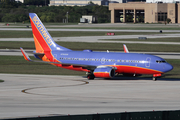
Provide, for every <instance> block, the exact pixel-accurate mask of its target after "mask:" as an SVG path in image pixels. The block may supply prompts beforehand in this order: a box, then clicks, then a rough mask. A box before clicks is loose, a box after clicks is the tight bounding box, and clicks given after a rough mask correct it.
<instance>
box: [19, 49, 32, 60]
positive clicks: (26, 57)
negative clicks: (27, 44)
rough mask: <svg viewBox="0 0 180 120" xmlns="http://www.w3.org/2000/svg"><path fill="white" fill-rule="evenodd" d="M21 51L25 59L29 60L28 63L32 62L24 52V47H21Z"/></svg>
mask: <svg viewBox="0 0 180 120" xmlns="http://www.w3.org/2000/svg"><path fill="white" fill-rule="evenodd" d="M20 50H21V52H22V54H23V56H24V59H25V60H27V61H31V59H30V58H29V56H28V55H27V54H26V52H25V51H24V50H23V48H22V47H20Z"/></svg>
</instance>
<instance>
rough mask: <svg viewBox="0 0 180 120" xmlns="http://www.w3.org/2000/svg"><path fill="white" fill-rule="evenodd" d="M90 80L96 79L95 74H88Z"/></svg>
mask: <svg viewBox="0 0 180 120" xmlns="http://www.w3.org/2000/svg"><path fill="white" fill-rule="evenodd" d="M87 78H88V80H94V78H95V76H94V75H93V74H89V75H87Z"/></svg>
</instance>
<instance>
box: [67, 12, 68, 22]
mask: <svg viewBox="0 0 180 120" xmlns="http://www.w3.org/2000/svg"><path fill="white" fill-rule="evenodd" d="M67 23H68V12H67Z"/></svg>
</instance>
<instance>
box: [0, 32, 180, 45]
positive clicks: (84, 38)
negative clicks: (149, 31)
mask: <svg viewBox="0 0 180 120" xmlns="http://www.w3.org/2000/svg"><path fill="white" fill-rule="evenodd" d="M139 37H146V38H173V37H180V34H153V35H115V36H80V37H53V39H54V40H55V41H63V42H91V43H92V42H93V43H94V42H98V43H134V44H171V45H177V44H179V45H180V42H154V41H152V42H150V41H146V40H144V41H125V40H124V41H116V39H134V38H135V39H137V38H139ZM109 39H114V40H109ZM0 41H34V39H33V37H32V38H0Z"/></svg>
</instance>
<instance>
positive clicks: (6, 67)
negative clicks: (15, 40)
mask: <svg viewBox="0 0 180 120" xmlns="http://www.w3.org/2000/svg"><path fill="white" fill-rule="evenodd" d="M0 73H13V74H44V75H46V74H47V75H83V74H84V72H77V71H71V70H67V69H63V68H59V67H56V66H53V65H49V64H44V63H35V62H28V61H26V60H24V58H23V56H1V59H0Z"/></svg>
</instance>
